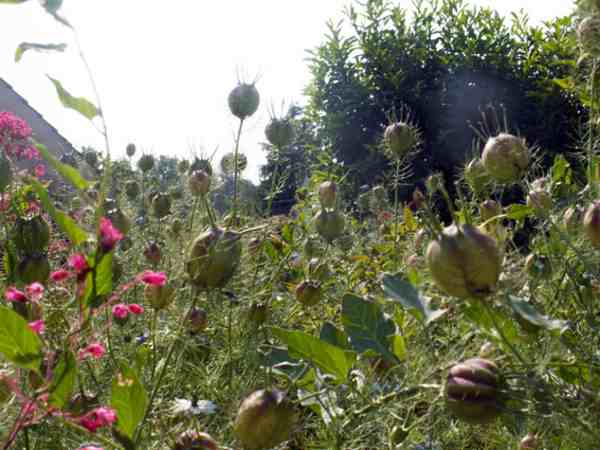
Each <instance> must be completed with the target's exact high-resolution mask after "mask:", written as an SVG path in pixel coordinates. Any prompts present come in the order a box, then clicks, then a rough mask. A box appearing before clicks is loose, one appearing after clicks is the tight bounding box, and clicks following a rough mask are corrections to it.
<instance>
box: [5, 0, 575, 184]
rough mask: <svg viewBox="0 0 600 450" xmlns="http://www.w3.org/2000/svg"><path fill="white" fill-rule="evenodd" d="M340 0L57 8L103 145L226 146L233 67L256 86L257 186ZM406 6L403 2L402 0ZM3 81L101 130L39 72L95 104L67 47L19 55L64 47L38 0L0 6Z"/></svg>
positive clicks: (69, 1) (252, 164) (78, 142)
mask: <svg viewBox="0 0 600 450" xmlns="http://www.w3.org/2000/svg"><path fill="white" fill-rule="evenodd" d="M347 3H348V0H302V1H298V0H255V1H247V0H168V1H158V0H64V5H63V8H62V10H61V12H62V13H63V14H64V16H65V17H67V19H68V20H69V21H70V22H71V23H72V24H73V25H74V26H75V27H76V28H77V29H78V31H79V35H80V40H81V42H82V46H83V49H84V51H85V54H86V56H87V59H88V60H89V62H90V65H91V66H92V69H93V71H94V74H95V77H96V81H97V84H98V87H99V90H100V94H101V97H102V102H103V109H104V113H105V116H106V118H107V121H108V127H109V134H110V137H111V147H112V150H113V153H114V154H115V155H116V156H121V155H123V154H124V151H125V146H126V144H127V143H128V142H135V143H136V144H137V146H138V148H142V149H145V150H146V151H148V152H153V153H154V154H156V155H159V154H166V155H172V156H181V157H184V156H185V157H188V156H189V155H190V148H191V147H192V146H193V147H195V148H197V149H199V150H204V151H205V152H206V153H210V152H212V150H213V149H214V148H215V147H217V146H218V147H219V152H220V154H222V153H224V152H227V151H231V150H232V149H233V133H234V130H235V128H236V122H235V120H234V119H233V118H232V117H231V115H230V113H229V109H228V107H227V95H228V93H229V91H230V90H231V89H232V88H233V87H234V86H235V85H236V82H237V73H238V72H239V69H241V70H242V73H245V74H247V77H248V79H249V80H252V79H254V77H255V76H256V75H257V74H258V75H260V80H259V83H258V84H257V86H258V89H259V91H260V94H261V105H260V109H259V110H258V112H257V114H256V115H255V116H253V117H252V118H251V119H250V120H249V122H248V125H247V128H246V130H247V133H246V134H245V135H244V136H243V138H242V144H241V149H242V151H244V152H245V153H246V154H247V155H248V160H249V168H248V169H247V172H246V173H245V174H244V175H245V176H247V177H249V178H251V179H253V180H254V181H256V180H257V179H258V168H259V166H260V165H261V164H262V163H263V162H264V154H263V152H262V150H261V149H260V146H259V145H258V144H259V142H261V141H263V140H264V137H263V130H264V126H265V124H266V122H267V121H268V119H269V106H271V105H274V106H275V110H276V111H277V112H279V110H280V105H281V103H282V101H285V102H286V104H289V102H291V101H297V102H300V103H302V101H303V98H302V90H303V88H304V87H305V85H306V83H307V81H308V80H309V73H308V68H307V64H306V61H305V58H306V53H305V49H308V48H313V47H315V46H316V45H318V44H319V43H320V42H322V41H323V35H324V33H325V31H326V26H325V22H326V21H327V20H328V19H330V18H334V19H340V18H342V10H343V7H344V5H346V4H347ZM400 3H401V4H404V5H409V4H410V2H409V1H406V0H403V1H401V2H400ZM472 3H476V4H480V5H486V6H492V7H495V8H496V9H497V10H499V11H500V12H502V13H508V12H510V11H515V10H518V9H520V8H523V9H525V10H526V11H527V12H528V14H529V15H530V17H531V18H532V19H533V20H535V21H539V20H545V19H549V18H552V17H555V16H559V15H564V14H568V13H569V12H571V9H572V7H573V2H572V1H570V0H472ZM0 30H2V31H1V32H2V43H1V44H0V68H1V70H0V77H3V78H5V79H6V81H8V82H9V83H10V84H11V85H12V86H13V87H14V88H15V90H16V91H17V92H19V93H20V94H21V95H22V96H24V97H25V98H26V99H27V100H28V101H29V103H30V104H31V105H32V106H33V107H34V108H36V109H37V110H38V111H39V112H40V113H41V114H42V115H43V116H44V117H45V118H46V119H47V120H48V121H49V122H50V123H52V124H53V125H54V126H55V127H56V128H57V129H58V130H59V131H60V132H61V133H62V134H63V135H64V136H65V137H66V138H67V139H69V140H70V141H71V142H72V143H73V144H74V145H75V146H76V147H80V146H83V145H92V146H94V147H96V148H97V149H103V148H104V145H103V141H102V139H101V138H100V136H99V134H98V132H97V131H96V130H95V129H94V128H93V127H92V126H91V125H90V124H89V123H88V122H87V121H86V119H84V118H82V117H81V116H79V115H78V113H76V112H74V111H71V110H66V109H63V108H62V106H61V105H60V103H59V101H58V99H57V97H56V94H55V92H54V90H53V87H52V85H51V83H50V81H49V80H48V79H47V78H46V74H48V75H50V76H52V77H54V78H57V79H59V80H60V81H61V82H62V83H63V85H64V86H65V88H66V89H67V90H69V91H70V92H71V93H72V94H73V95H76V96H86V97H88V98H89V99H90V100H92V99H93V94H92V90H91V88H90V84H89V82H88V79H87V76H86V73H85V71H84V69H83V66H82V64H81V61H80V60H79V58H78V56H77V53H76V51H75V47H74V46H73V45H71V47H70V49H69V50H67V52H65V53H64V54H40V53H34V52H29V53H26V54H25V55H24V57H23V59H22V60H21V62H20V63H18V64H16V63H15V62H14V52H15V49H16V47H17V46H18V44H19V43H21V42H23V41H26V42H39V43H61V42H66V43H69V44H71V43H72V42H73V40H72V35H71V33H70V31H69V30H68V29H67V28H65V27H63V26H62V25H60V24H59V23H58V22H56V21H55V20H54V19H53V18H52V17H51V16H49V15H48V14H46V13H45V12H44V11H43V9H42V8H41V7H40V6H39V4H38V2H37V0H32V1H29V2H27V3H25V4H23V5H0Z"/></svg>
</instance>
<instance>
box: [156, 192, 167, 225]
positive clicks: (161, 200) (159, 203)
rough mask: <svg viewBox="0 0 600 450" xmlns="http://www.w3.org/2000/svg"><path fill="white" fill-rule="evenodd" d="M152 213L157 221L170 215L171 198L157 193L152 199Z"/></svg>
mask: <svg viewBox="0 0 600 450" xmlns="http://www.w3.org/2000/svg"><path fill="white" fill-rule="evenodd" d="M152 212H153V213H154V216H155V217H156V218H158V219H162V218H163V217H166V216H168V215H169V214H171V197H169V195H167V194H163V193H158V194H157V195H155V196H154V197H153V198H152Z"/></svg>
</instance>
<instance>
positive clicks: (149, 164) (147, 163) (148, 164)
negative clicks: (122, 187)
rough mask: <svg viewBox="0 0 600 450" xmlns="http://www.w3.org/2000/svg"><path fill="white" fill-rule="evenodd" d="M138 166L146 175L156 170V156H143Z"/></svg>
mask: <svg viewBox="0 0 600 450" xmlns="http://www.w3.org/2000/svg"><path fill="white" fill-rule="evenodd" d="M137 166H138V168H139V169H140V170H141V171H142V172H144V173H146V172H150V171H151V170H152V169H153V168H154V156H152V155H148V154H146V155H142V156H141V157H140V159H139V160H138V162H137Z"/></svg>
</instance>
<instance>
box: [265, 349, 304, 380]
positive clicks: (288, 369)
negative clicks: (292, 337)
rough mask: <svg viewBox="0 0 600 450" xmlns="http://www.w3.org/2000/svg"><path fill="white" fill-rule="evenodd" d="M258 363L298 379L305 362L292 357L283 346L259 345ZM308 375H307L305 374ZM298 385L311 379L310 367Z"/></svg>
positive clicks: (290, 377)
mask: <svg viewBox="0 0 600 450" xmlns="http://www.w3.org/2000/svg"><path fill="white" fill-rule="evenodd" d="M258 354H259V363H260V365H261V366H263V367H270V368H271V369H272V370H273V373H275V374H277V375H281V376H284V377H287V378H289V379H290V381H296V382H297V381H298V377H300V376H301V375H302V374H303V373H304V371H305V369H306V363H304V362H302V361H299V360H297V359H296V358H293V357H292V356H291V355H290V353H289V352H288V350H287V349H286V348H284V347H274V346H271V345H269V346H261V347H260V348H259V350H258ZM306 375H308V377H307V376H306ZM306 375H305V376H304V378H303V379H302V380H303V381H302V382H301V383H300V385H303V384H306V381H312V379H313V377H314V371H313V370H312V369H311V370H309V372H308V373H306Z"/></svg>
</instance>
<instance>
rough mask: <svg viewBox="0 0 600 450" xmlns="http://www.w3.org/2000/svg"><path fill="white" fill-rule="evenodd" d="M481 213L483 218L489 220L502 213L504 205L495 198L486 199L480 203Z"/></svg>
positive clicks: (485, 220)
mask: <svg viewBox="0 0 600 450" xmlns="http://www.w3.org/2000/svg"><path fill="white" fill-rule="evenodd" d="M479 214H480V215H481V220H482V221H484V222H487V221H488V220H490V219H492V218H493V217H496V216H499V215H500V214H502V207H501V206H500V204H499V203H498V202H497V201H495V200H486V201H484V202H483V203H482V204H481V205H479Z"/></svg>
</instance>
